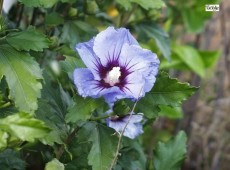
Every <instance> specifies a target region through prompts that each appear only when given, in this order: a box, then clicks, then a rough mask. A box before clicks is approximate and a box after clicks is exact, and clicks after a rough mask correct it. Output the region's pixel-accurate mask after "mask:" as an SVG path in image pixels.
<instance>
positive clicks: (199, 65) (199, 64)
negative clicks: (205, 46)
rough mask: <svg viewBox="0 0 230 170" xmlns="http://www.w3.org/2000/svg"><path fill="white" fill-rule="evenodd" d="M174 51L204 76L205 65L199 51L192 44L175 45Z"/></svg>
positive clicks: (193, 69) (192, 68)
mask: <svg viewBox="0 0 230 170" xmlns="http://www.w3.org/2000/svg"><path fill="white" fill-rule="evenodd" d="M173 51H174V52H175V53H176V54H177V55H178V57H179V58H180V59H181V60H182V61H183V62H184V63H185V64H186V65H187V66H188V67H189V68H191V70H192V71H194V72H195V73H197V74H198V75H199V76H201V77H204V74H205V67H204V63H203V60H202V58H201V56H200V55H199V53H198V51H197V50H196V49H194V48H192V47H190V46H175V47H174V48H173Z"/></svg>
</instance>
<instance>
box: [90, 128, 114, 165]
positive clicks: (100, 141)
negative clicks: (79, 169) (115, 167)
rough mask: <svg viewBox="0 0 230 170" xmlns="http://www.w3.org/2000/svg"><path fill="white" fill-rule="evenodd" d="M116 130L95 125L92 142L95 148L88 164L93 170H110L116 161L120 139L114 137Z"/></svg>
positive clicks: (92, 149)
mask: <svg viewBox="0 0 230 170" xmlns="http://www.w3.org/2000/svg"><path fill="white" fill-rule="evenodd" d="M113 134H114V130H112V129H111V128H108V127H106V126H103V125H100V124H95V128H94V130H93V131H92V134H91V136H90V140H91V141H92V143H93V146H92V148H91V150H90V153H89V155H88V160H89V161H88V163H89V165H92V168H93V170H108V169H109V168H110V166H111V164H112V161H113V159H114V156H115V153H116V149H117V143H118V138H117V136H115V135H113Z"/></svg>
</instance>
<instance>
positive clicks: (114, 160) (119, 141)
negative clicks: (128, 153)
mask: <svg viewBox="0 0 230 170" xmlns="http://www.w3.org/2000/svg"><path fill="white" fill-rule="evenodd" d="M142 89H143V88H141V90H140V93H141V91H142ZM140 93H139V95H138V99H137V101H136V102H135V103H134V105H133V108H132V110H131V113H130V114H129V115H130V116H129V119H128V121H127V123H126V124H125V127H124V128H123V129H122V132H121V134H120V136H119V139H118V144H117V150H116V153H115V157H114V159H113V162H112V164H111V166H110V170H112V169H113V167H114V165H115V164H116V162H117V159H118V156H119V150H120V147H121V143H122V137H123V135H124V132H125V129H126V128H127V126H128V124H129V122H130V120H131V117H132V115H133V112H134V110H135V108H136V106H137V102H138V101H139V96H140Z"/></svg>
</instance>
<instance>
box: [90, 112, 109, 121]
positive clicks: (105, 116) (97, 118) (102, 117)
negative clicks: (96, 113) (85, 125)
mask: <svg viewBox="0 0 230 170" xmlns="http://www.w3.org/2000/svg"><path fill="white" fill-rule="evenodd" d="M112 115H113V112H111V113H109V114H107V115H104V116H101V117H92V118H90V119H89V120H91V121H97V120H101V119H106V118H108V117H110V116H112Z"/></svg>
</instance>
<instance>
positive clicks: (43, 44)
mask: <svg viewBox="0 0 230 170" xmlns="http://www.w3.org/2000/svg"><path fill="white" fill-rule="evenodd" d="M6 41H7V42H8V43H9V44H10V45H11V46H12V47H14V48H16V49H17V50H25V51H29V50H34V51H43V49H44V48H48V47H49V44H50V42H49V40H48V39H47V38H46V37H45V35H44V34H42V33H40V32H38V31H36V30H35V28H34V27H28V28H27V30H25V31H21V32H12V33H9V34H8V35H7V36H6Z"/></svg>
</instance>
